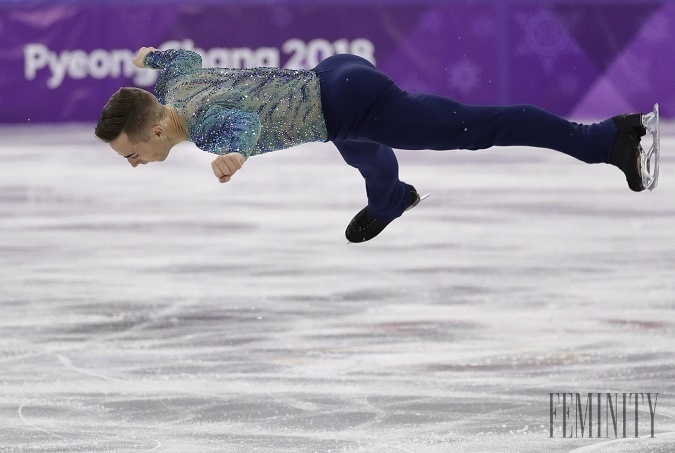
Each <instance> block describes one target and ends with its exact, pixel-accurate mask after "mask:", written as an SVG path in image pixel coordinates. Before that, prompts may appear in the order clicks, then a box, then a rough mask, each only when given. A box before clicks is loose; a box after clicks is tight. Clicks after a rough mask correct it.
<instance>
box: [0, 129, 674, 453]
mask: <svg viewBox="0 0 675 453" xmlns="http://www.w3.org/2000/svg"><path fill="white" fill-rule="evenodd" d="M672 126H673V125H672V124H671V125H665V126H664V137H663V158H662V166H661V181H660V184H659V188H658V189H657V190H656V191H654V192H652V193H646V194H645V193H643V194H634V193H632V192H630V191H629V190H628V188H627V187H626V185H625V182H624V181H623V178H622V175H621V174H620V173H619V171H618V170H616V169H614V168H612V167H609V166H597V165H596V166H587V165H584V164H581V163H578V162H576V161H574V160H572V159H570V158H567V157H565V156H561V155H557V154H555V153H552V152H548V151H544V150H536V149H509V150H506V149H494V150H490V151H486V152H475V153H474V152H450V153H433V152H399V156H400V158H401V175H402V178H403V179H404V180H406V181H408V182H410V183H413V184H415V185H416V186H417V188H418V189H419V190H420V191H422V192H425V193H426V192H429V193H431V197H430V198H429V199H427V200H426V201H425V202H424V203H422V204H421V205H420V206H419V207H417V208H415V209H414V210H412V211H410V212H408V213H406V214H405V215H404V216H403V217H402V218H401V219H399V220H397V221H396V222H394V223H393V224H392V225H391V226H390V227H389V228H388V229H387V230H386V231H385V232H384V233H383V235H382V236H381V237H378V238H377V239H376V240H374V241H373V242H372V243H367V244H362V245H349V246H348V245H346V240H345V239H344V237H343V231H344V227H345V226H346V224H347V222H348V221H349V219H350V218H351V217H352V215H353V214H354V213H356V212H357V211H358V210H359V209H361V208H362V207H363V204H364V202H365V198H364V197H365V196H364V188H363V183H362V181H361V179H360V176H359V175H358V174H357V172H356V171H355V170H353V169H352V168H350V167H348V166H347V165H345V164H344V163H342V162H341V160H340V158H339V155H338V154H337V153H336V152H335V151H334V150H333V148H332V147H331V146H330V145H328V144H319V145H312V146H306V147H301V148H297V149H293V150H288V151H282V152H278V153H275V154H271V155H268V156H260V157H255V158H252V159H250V160H249V161H248V162H247V163H246V164H245V166H244V168H243V169H242V171H241V173H239V174H237V175H236V176H235V178H234V179H233V181H232V182H231V183H229V184H225V185H220V184H218V183H217V182H216V180H215V178H214V177H213V176H212V174H211V170H210V165H209V164H210V160H211V156H209V155H207V154H206V153H201V152H199V151H197V150H194V149H193V148H192V147H190V146H183V147H181V148H179V149H177V150H176V151H175V152H174V154H173V155H172V156H171V157H170V158H169V159H168V160H167V162H166V163H164V164H162V165H158V164H156V165H147V166H146V167H142V168H136V169H132V168H131V167H130V166H128V165H127V164H126V162H124V161H123V160H122V159H120V158H119V157H117V156H116V155H114V153H112V152H111V151H109V150H107V149H106V147H105V146H104V145H102V144H100V143H97V142H96V141H95V140H94V139H93V138H92V134H91V131H90V129H91V127H90V126H89V127H86V128H85V127H80V126H64V127H61V128H57V129H50V128H46V127H45V128H40V127H33V128H16V127H14V128H7V127H5V128H3V129H2V130H0V136H1V137H2V140H1V143H0V290H1V291H0V308H1V311H0V314H1V315H0V365H1V366H0V452H88V453H91V452H150V451H155V452H180V453H185V452H199V453H204V452H218V453H223V452H226V453H227V452H272V451H280V452H281V451H284V452H286V451H292V452H302V453H304V452H344V453H352V452H354V453H356V452H383V453H384V452H387V453H391V452H415V453H418V452H419V453H422V452H423V453H438V452H460V453H461V452H483V451H485V452H542V451H547V452H569V451H575V452H672V451H673V450H674V449H675V434H673V433H674V432H675V420H674V417H675V399H674V398H673V395H674V394H675V380H674V379H673V376H674V375H675V341H674V340H675V324H674V319H675V317H674V314H675V288H674V286H673V282H674V281H675V278H674V277H675V228H674V227H673V226H674V225H675V197H673V193H674V192H675V182H674V181H675V179H674V178H673V177H672V174H673V171H672V169H673V168H675V158H674V157H673V152H672V151H673V149H674V148H675V128H673V127H672ZM552 392H553V393H557V392H576V393H580V394H582V396H583V395H585V394H587V393H590V392H594V393H598V392H602V393H605V392H616V393H624V392H626V393H627V392H643V393H651V394H652V395H654V394H655V393H659V397H658V403H657V406H656V413H655V417H654V428H655V437H654V438H650V411H649V406H648V405H647V401H646V398H645V402H644V403H641V404H640V406H639V410H638V416H639V436H640V437H639V438H637V439H636V438H634V436H633V427H634V426H633V424H634V411H633V407H632V406H630V407H629V408H628V415H627V423H628V426H627V428H628V429H627V432H628V435H627V438H625V439H623V438H621V423H619V428H618V430H619V438H618V439H617V438H615V436H614V434H613V432H612V430H611V427H610V431H609V434H610V436H609V437H606V436H605V432H606V423H607V414H606V413H604V412H602V413H601V424H602V425H601V429H602V435H603V437H602V438H597V433H596V432H595V431H596V429H597V426H596V421H595V417H596V408H595V407H594V408H593V411H594V412H593V414H594V418H593V425H592V429H593V431H591V432H592V433H593V437H592V438H589V437H588V434H589V431H588V430H589V428H590V426H589V425H585V434H584V437H583V438H582V437H581V436H580V435H579V437H573V438H563V437H562V419H561V418H560V417H561V415H560V414H562V412H563V410H562V404H561V405H560V406H559V407H557V408H556V411H557V412H556V413H557V414H558V417H557V418H556V420H555V422H554V435H555V437H554V438H550V437H549V393H552ZM583 402H584V403H585V400H584V401H583ZM602 410H603V411H604V408H603V409H602ZM573 416H574V412H572V413H571V417H573ZM586 423H589V421H588V419H586Z"/></svg>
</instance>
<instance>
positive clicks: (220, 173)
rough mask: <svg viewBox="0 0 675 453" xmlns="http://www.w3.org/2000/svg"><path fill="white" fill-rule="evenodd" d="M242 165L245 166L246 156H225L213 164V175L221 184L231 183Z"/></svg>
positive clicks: (221, 156) (232, 154) (231, 154)
mask: <svg viewBox="0 0 675 453" xmlns="http://www.w3.org/2000/svg"><path fill="white" fill-rule="evenodd" d="M242 165H244V156H243V155H242V154H239V153H229V154H223V155H220V156H218V157H216V158H215V159H214V160H213V162H211V168H213V174H214V175H216V178H218V181H220V182H227V181H229V180H230V179H231V178H232V175H233V174H235V173H236V172H237V170H239V169H240V168H241V166H242Z"/></svg>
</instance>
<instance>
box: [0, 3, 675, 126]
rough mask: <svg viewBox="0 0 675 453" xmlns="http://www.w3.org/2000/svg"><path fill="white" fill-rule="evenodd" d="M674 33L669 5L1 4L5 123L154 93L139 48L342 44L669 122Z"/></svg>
mask: <svg viewBox="0 0 675 453" xmlns="http://www.w3.org/2000/svg"><path fill="white" fill-rule="evenodd" d="M674 29H675V1H668V0H660V1H659V0H655V1H645V0H630V1H629V0H626V1H624V0H612V1H596V0H549V1H540V0H536V1H525V0H522V1H519V0H512V1H505V0H482V1H475V0H474V1H469V0H464V1H462V0H443V1H433V0H427V1H424V0H417V1H415V0H408V1H394V0H362V1H326V0H312V1H309V0H305V1H300V0H274V1H272V0H270V1H255V0H254V1H246V0H238V1H237V0H224V1H223V0H221V1H213V0H212V1H208V0H201V1H198V0H183V1H180V2H177V1H172V0H166V1H158V0H136V1H129V0H105V1H103V0H88V1H84V0H70V1H68V0H65V1H35V0H21V1H17V0H4V1H2V0H0V122H2V123H27V122H33V123H35V122H65V121H95V120H96V119H97V118H98V115H99V112H100V109H101V107H102V106H103V104H104V103H105V102H106V101H107V99H108V98H109V97H110V95H111V94H112V93H113V92H114V91H115V90H117V88H119V87H120V86H125V85H134V86H139V87H143V88H147V89H152V86H153V83H154V81H155V78H156V73H155V71H152V70H137V69H136V68H135V67H133V65H131V63H130V61H129V60H130V57H131V56H133V54H134V53H135V51H136V50H137V49H138V48H139V47H141V46H154V47H158V48H162V49H164V48H177V47H181V48H188V49H193V50H196V51H198V52H199V53H201V54H202V56H203V61H204V65H205V66H225V67H236V68H245V67H252V66H280V67H285V68H293V69H296V68H311V67H313V66H314V65H315V64H317V63H318V62H319V61H320V60H321V59H322V58H325V57H327V56H329V55H332V54H335V53H347V52H348V53H354V54H357V55H361V56H363V57H365V58H367V59H369V60H371V61H372V62H374V63H375V64H376V65H377V66H378V67H379V68H380V69H381V70H383V71H385V72H386V73H388V74H389V75H390V76H391V77H392V78H393V79H394V80H395V81H396V82H397V83H398V84H399V85H400V86H401V87H402V88H405V89H407V90H409V91H425V92H431V93H437V94H441V95H444V96H449V97H452V98H455V99H457V100H459V101H462V102H466V103H474V104H511V103H533V104H536V105H539V106H541V107H544V108H546V109H548V110H551V111H553V112H555V113H557V114H559V115H565V116H568V117H572V118H580V119H592V118H605V117H608V116H611V115H614V114H617V113H621V112H628V111H638V110H640V111H649V110H651V106H652V104H653V103H654V102H657V101H658V102H660V103H661V108H662V115H663V116H664V117H671V118H672V117H673V116H674V115H675V110H674V109H673V107H672V106H673V105H674V102H673V101H675V90H674V89H673V85H674V82H673V74H675V51H674V50H673V42H675V39H673V38H675V31H674Z"/></svg>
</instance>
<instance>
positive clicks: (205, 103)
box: [144, 49, 328, 158]
mask: <svg viewBox="0 0 675 453" xmlns="http://www.w3.org/2000/svg"><path fill="white" fill-rule="evenodd" d="M144 63H145V65H146V66H147V67H149V68H154V69H163V71H162V72H161V74H160V75H159V77H158V79H157V84H156V86H155V94H156V96H157V98H158V99H159V101H160V102H161V103H162V104H165V105H168V106H171V107H173V108H174V109H176V111H177V112H178V113H179V114H180V115H181V116H182V117H183V118H184V119H185V122H186V124H187V128H188V140H190V141H192V142H194V143H195V144H196V145H197V147H199V148H201V149H203V150H205V151H209V152H211V153H216V154H226V153H231V152H238V153H241V154H243V155H244V157H245V158H248V157H249V156H251V155H254V154H261V153H266V152H269V151H275V150H278V149H283V148H290V147H292V146H295V145H299V144H301V143H307V142H316V141H326V140H327V137H328V133H327V131H326V122H325V120H324V118H323V113H322V111H321V92H320V87H319V80H318V77H317V76H316V74H315V73H314V72H312V71H303V70H289V69H279V68H255V69H226V68H202V59H201V56H200V55H199V54H197V53H195V52H193V51H190V50H173V49H172V50H164V51H159V50H157V51H151V52H149V53H148V54H147V55H146V57H145V60H144Z"/></svg>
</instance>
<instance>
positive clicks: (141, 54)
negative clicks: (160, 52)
mask: <svg viewBox="0 0 675 453" xmlns="http://www.w3.org/2000/svg"><path fill="white" fill-rule="evenodd" d="M153 50H157V49H155V48H154V47H141V48H140V50H139V51H138V52H137V53H136V56H135V57H134V58H133V60H131V62H132V63H133V64H134V65H135V66H136V67H138V68H145V67H146V66H145V63H144V62H143V60H145V56H146V55H147V54H148V53H149V52H152V51H153Z"/></svg>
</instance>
